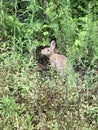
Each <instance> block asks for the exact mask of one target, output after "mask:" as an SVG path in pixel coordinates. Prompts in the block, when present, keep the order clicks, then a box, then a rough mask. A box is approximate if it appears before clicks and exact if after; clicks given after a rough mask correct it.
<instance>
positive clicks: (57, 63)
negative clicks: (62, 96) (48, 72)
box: [49, 53, 72, 75]
mask: <svg viewBox="0 0 98 130" xmlns="http://www.w3.org/2000/svg"><path fill="white" fill-rule="evenodd" d="M49 59H50V63H51V65H52V67H54V68H55V69H56V71H57V72H58V73H59V74H60V75H61V74H63V73H66V72H67V71H69V70H70V69H71V68H72V66H71V63H70V61H69V59H68V58H67V57H65V56H63V55H60V54H55V53H54V54H53V55H51V56H50V57H49Z"/></svg>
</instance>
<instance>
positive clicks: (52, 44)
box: [50, 40, 56, 50]
mask: <svg viewBox="0 0 98 130" xmlns="http://www.w3.org/2000/svg"><path fill="white" fill-rule="evenodd" d="M55 46H56V43H55V41H54V40H52V41H51V45H50V47H51V49H52V50H54V49H55Z"/></svg>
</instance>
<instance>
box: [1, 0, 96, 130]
mask: <svg viewBox="0 0 98 130" xmlns="http://www.w3.org/2000/svg"><path fill="white" fill-rule="evenodd" d="M43 4H45V1H44V2H42V1H34V0H32V1H31V0H28V1H26V0H22V1H19V0H15V1H10V0H9V1H2V0H1V1H0V12H1V13H0V27H1V30H0V129H1V130H13V129H17V130H35V129H36V130H48V129H49V130H75V129H76V130H97V129H98V125H97V124H98V109H97V106H98V101H97V100H98V96H97V95H98V83H97V82H98V72H97V69H98V68H97V60H98V51H97V50H98V45H97V41H98V38H97V34H98V29H97V24H98V20H97V18H96V12H92V8H93V3H91V2H88V6H87V9H85V7H84V6H81V4H80V5H78V7H79V8H78V9H81V11H82V12H83V13H84V15H83V16H82V15H79V14H78V11H77V10H75V11H76V12H77V15H76V14H75V16H73V10H74V9H73V5H72V1H69V0H67V1H64V0H60V1H53V0H51V1H49V2H47V6H46V5H43ZM74 4H77V1H76V2H74ZM96 8H97V7H96ZM93 13H95V14H94V17H93ZM50 39H56V41H57V43H58V45H57V47H58V51H61V52H62V54H65V55H67V56H69V58H70V60H71V62H72V64H73V65H74V66H76V70H77V72H76V73H78V75H79V78H78V83H77V86H76V87H73V86H71V87H70V86H68V84H67V83H66V82H65V81H63V79H60V78H59V77H58V76H57V75H56V73H55V72H53V71H52V70H50V72H49V71H47V72H46V73H45V74H44V73H39V71H38V66H37V61H36V57H35V56H36V54H35V52H36V48H37V47H38V46H40V45H46V44H47V45H48V44H49V41H50ZM76 63H77V64H76Z"/></svg>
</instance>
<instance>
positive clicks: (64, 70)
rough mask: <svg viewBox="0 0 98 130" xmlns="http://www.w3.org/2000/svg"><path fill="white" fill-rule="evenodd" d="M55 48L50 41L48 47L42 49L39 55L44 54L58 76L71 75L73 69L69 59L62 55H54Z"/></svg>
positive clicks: (54, 44) (53, 42)
mask: <svg viewBox="0 0 98 130" xmlns="http://www.w3.org/2000/svg"><path fill="white" fill-rule="evenodd" d="M55 46H56V43H55V41H54V40H53V41H51V45H50V47H49V48H44V49H42V51H41V54H44V55H46V56H47V57H48V58H49V61H50V64H51V66H52V67H53V68H55V69H56V71H57V73H58V74H59V75H62V74H64V75H66V74H68V73H71V71H72V70H73V69H72V66H71V63H70V61H69V59H68V58H67V57H65V56H64V55H60V54H57V53H55V52H54V49H55Z"/></svg>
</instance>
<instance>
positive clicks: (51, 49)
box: [41, 40, 56, 57]
mask: <svg viewBox="0 0 98 130" xmlns="http://www.w3.org/2000/svg"><path fill="white" fill-rule="evenodd" d="M55 45H56V43H55V41H54V40H53V41H51V44H50V47H48V48H44V49H42V51H41V54H44V55H46V56H48V57H49V56H50V55H51V54H53V53H54V49H55Z"/></svg>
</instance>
